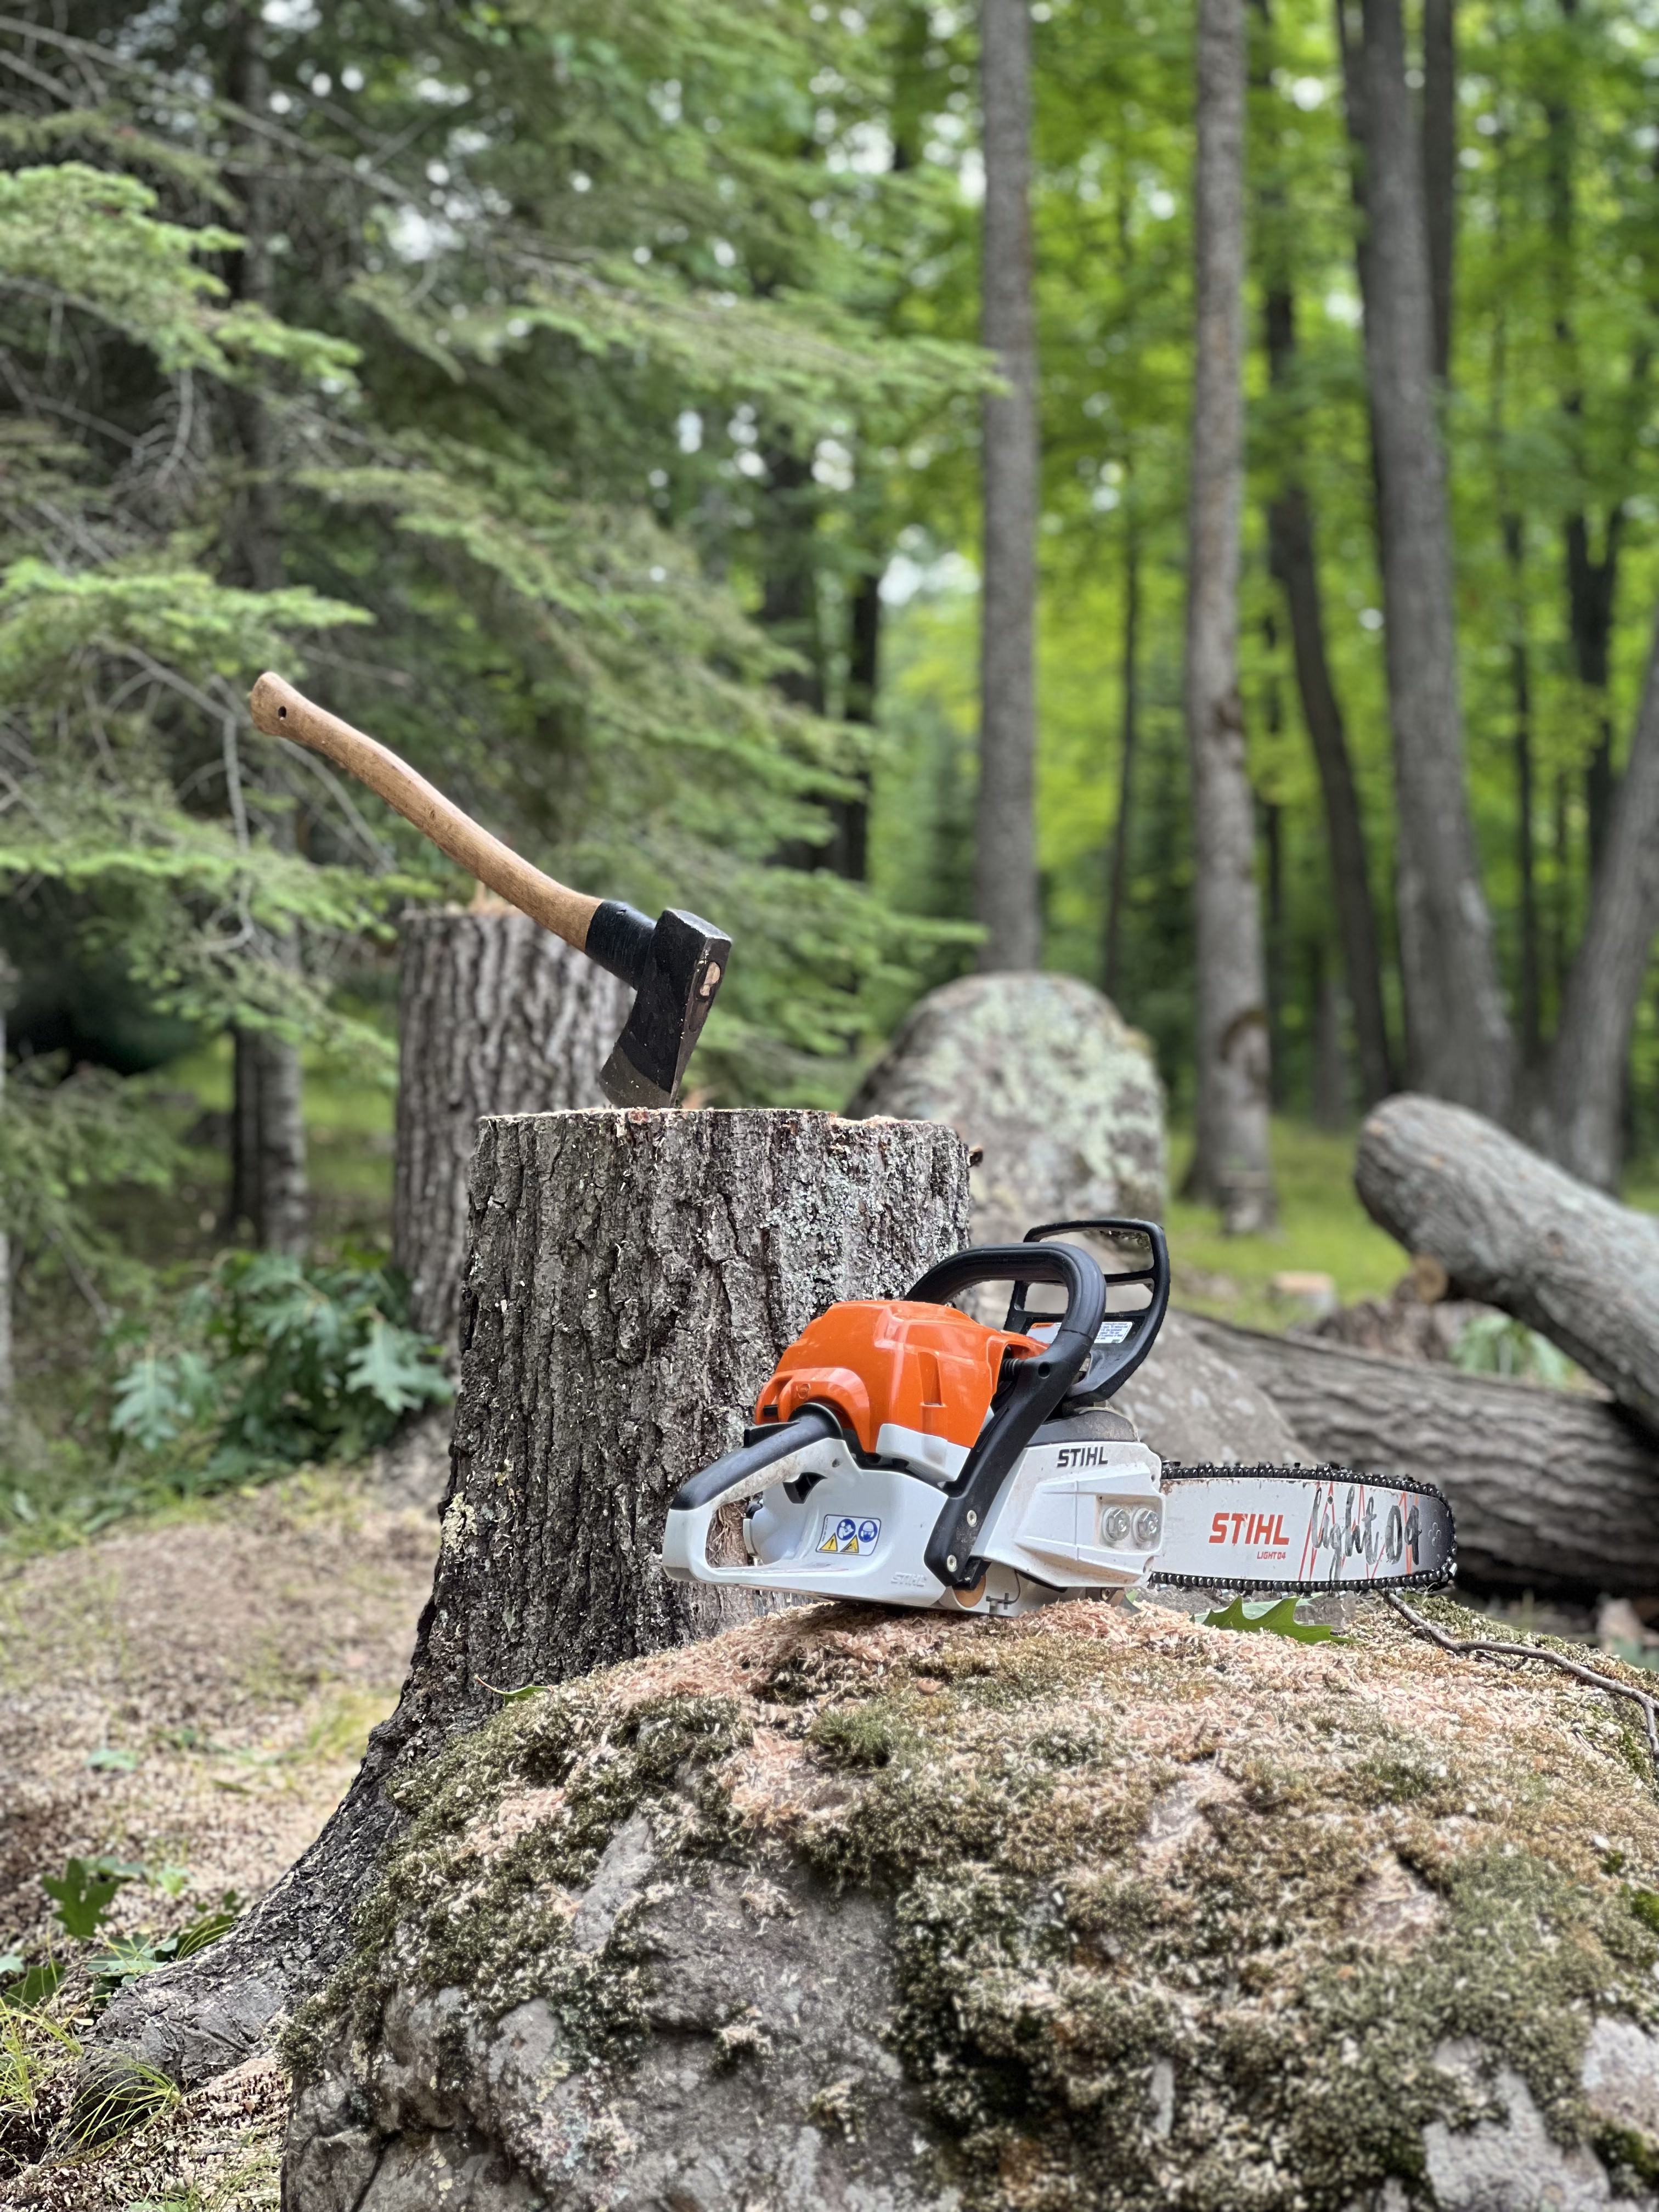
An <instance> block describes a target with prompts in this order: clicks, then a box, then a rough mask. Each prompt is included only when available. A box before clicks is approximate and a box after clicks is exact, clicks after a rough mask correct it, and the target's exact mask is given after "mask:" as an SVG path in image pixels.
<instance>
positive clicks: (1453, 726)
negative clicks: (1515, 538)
mask: <svg viewBox="0 0 1659 2212" xmlns="http://www.w3.org/2000/svg"><path fill="white" fill-rule="evenodd" d="M1338 4H1339V9H1342V8H1345V7H1347V6H1349V5H1351V4H1352V0H1338ZM1361 18H1362V22H1363V31H1364V37H1363V45H1362V46H1360V48H1359V51H1358V55H1357V57H1356V56H1355V53H1354V48H1353V42H1352V34H1351V33H1348V32H1347V30H1346V26H1345V46H1346V51H1347V53H1348V56H1349V59H1350V64H1351V68H1350V75H1351V76H1355V77H1357V78H1358V81H1359V84H1360V88H1361V98H1360V100H1358V101H1357V102H1355V101H1351V103H1350V118H1351V129H1352V133H1353V137H1354V140H1355V144H1356V149H1357V152H1358V155H1359V158H1361V159H1362V160H1363V162H1364V197H1363V205H1364V213H1365V216H1366V239H1367V246H1366V252H1365V253H1364V256H1363V257H1362V260H1361V270H1360V274H1361V284H1362V290H1363V293H1364V331H1365V361H1366V369H1367V374H1368V378H1369V382H1370V407H1371V429H1372V443H1373V447H1374V451H1375V455H1376V472H1377V493H1378V527H1379V536H1380V539H1381V547H1382V560H1383V606H1384V611H1385V613H1386V616H1387V628H1386V633H1385V643H1386V647H1387V665H1388V678H1389V719H1390V721H1391V724H1392V726H1393V733H1394V755H1395V787H1396V799H1397V809H1398V817H1399V836H1398V840H1397V847H1398V869H1399V885H1398V906H1399V920H1400V940H1401V968H1402V972H1403V975H1404V979H1405V985H1406V1011H1407V1048H1408V1050H1407V1056H1408V1059H1409V1060H1410V1062H1411V1065H1412V1068H1413V1079H1414V1080H1415V1081H1416V1083H1417V1084H1418V1085H1419V1086H1420V1087H1421V1088H1422V1089H1424V1090H1425V1091H1431V1092H1432V1093H1433V1094H1434V1095H1435V1096H1436V1097H1445V1098H1452V1099H1456V1100H1458V1101H1459V1102H1460V1103H1463V1104H1465V1105H1469V1106H1474V1107H1476V1108H1478V1109H1480V1111H1482V1112H1484V1113H1486V1114H1489V1115H1492V1117H1493V1118H1494V1119H1502V1118H1503V1117H1504V1115H1506V1114H1507V1113H1508V1111H1509V1107H1510V1084H1511V1078H1512V1071H1511V1065H1510V1063H1511V1058H1512V1044H1511V1040H1510V1026H1509V1018H1508V1016H1507V1014H1506V1012H1505V1011H1504V998H1503V992H1502V989H1501V987H1500V985H1499V981H1498V961H1497V954H1496V951H1495V948H1494V945H1493V942H1492V917H1491V915H1490V913H1489V911H1488V909H1487V906H1486V894H1485V892H1484V890H1483V889H1482V887H1481V883H1480V870H1479V866H1478V864H1477V861H1476V858H1475V849H1474V830H1473V828H1472V826H1471V823H1470V820H1469V811H1468V795H1467V793H1466V792H1465V789H1464V776H1463V721H1462V705H1461V702H1460V697H1459V688H1458V675H1457V641H1456V636H1455V629H1454V618H1453V608H1454V586H1453V574H1452V556H1451V521H1450V515H1449V508H1448V502H1447V492H1446V468H1445V458H1444V454H1443V450H1442V447H1441V441H1440V433H1439V428H1438V424H1437V414H1436V406H1435V386H1434V330H1433V301H1432V293H1431V283H1430V273H1429V259H1428V251H1427V246H1426V240H1425V220H1424V208H1423V179H1422V170H1421V164H1420V161H1419V146H1418V136H1417V132H1416V130H1415V128H1414V126H1413V118H1412V112H1411V103H1410V98H1409V95H1408V94H1407V88H1406V73H1405V44H1404V33H1403V29H1402V26H1401V0H1363V5H1362V9H1361Z"/></svg>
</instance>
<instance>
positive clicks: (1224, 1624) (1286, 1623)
mask: <svg viewBox="0 0 1659 2212" xmlns="http://www.w3.org/2000/svg"><path fill="white" fill-rule="evenodd" d="M1296 1608H1297V1600H1296V1599H1295V1598H1293V1597H1280V1598H1273V1599H1271V1600H1269V1601H1267V1602H1266V1603H1265V1604H1264V1603H1261V1602H1252V1603H1249V1604H1246V1602H1245V1601H1244V1600H1243V1598H1242V1597H1236V1598H1235V1599H1234V1600H1233V1601H1232V1602H1231V1605H1225V1606H1221V1607H1218V1608H1217V1610H1216V1611H1214V1612H1212V1613H1205V1614H1203V1615H1202V1616H1201V1617H1202V1620H1203V1622H1204V1626H1206V1628H1234V1629H1237V1630H1238V1631H1240V1632H1241V1633H1244V1634H1254V1633H1255V1632H1257V1631H1261V1632H1263V1633H1265V1634H1267V1635H1268V1636H1288V1637H1290V1638H1291V1639H1292V1640H1293V1641H1294V1642H1296V1643H1297V1644H1329V1643H1330V1642H1332V1640H1333V1639H1334V1640H1335V1642H1337V1643H1339V1644H1341V1643H1345V1642H1346V1638H1344V1637H1340V1636H1338V1635H1337V1633H1336V1631H1335V1630H1334V1628H1328V1627H1327V1626H1325V1625H1324V1624H1323V1623H1322V1622H1321V1621H1316V1620H1297V1617H1296Z"/></svg>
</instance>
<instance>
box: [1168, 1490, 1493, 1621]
mask: <svg viewBox="0 0 1659 2212" xmlns="http://www.w3.org/2000/svg"><path fill="white" fill-rule="evenodd" d="M1250 1482H1258V1483H1260V1484H1261V1486H1263V1487H1264V1488H1265V1487H1272V1488H1273V1489H1276V1490H1287V1489H1293V1488H1296V1487H1297V1486H1300V1487H1301V1488H1304V1489H1305V1488H1307V1487H1308V1486H1314V1487H1315V1488H1316V1489H1325V1490H1328V1491H1329V1492H1331V1494H1332V1497H1333V1498H1334V1497H1335V1495H1336V1494H1337V1493H1338V1492H1346V1493H1347V1494H1348V1496H1349V1497H1356V1496H1357V1495H1358V1494H1359V1493H1363V1494H1364V1497H1365V1498H1366V1499H1367V1501H1368V1502H1371V1501H1373V1500H1387V1501H1389V1504H1388V1508H1387V1510H1385V1511H1384V1512H1383V1516H1382V1526H1381V1528H1376V1527H1375V1526H1373V1529H1372V1534H1373V1535H1374V1536H1375V1539H1376V1552H1375V1559H1376V1564H1377V1565H1382V1564H1383V1561H1384V1559H1386V1556H1387V1553H1388V1551H1389V1517H1388V1516H1389V1512H1390V1511H1392V1510H1394V1509H1395V1504H1396V1503H1397V1502H1398V1501H1400V1500H1402V1499H1407V1498H1420V1499H1423V1500H1425V1501H1427V1502H1426V1503H1425V1504H1424V1505H1422V1506H1420V1507H1419V1508H1418V1516H1419V1528H1418V1534H1417V1538H1416V1541H1414V1542H1409V1543H1408V1541H1407V1537H1408V1532H1409V1530H1410V1516H1411V1509H1410V1508H1409V1507H1403V1508H1401V1527H1400V1532H1399V1533H1400V1548H1401V1555H1402V1565H1403V1559H1404V1558H1405V1557H1411V1558H1422V1557H1424V1556H1425V1554H1426V1555H1427V1556H1428V1558H1429V1559H1430V1561H1431V1564H1429V1565H1422V1566H1417V1567H1407V1568H1405V1569H1404V1571H1399V1572H1394V1573H1389V1572H1388V1571H1382V1572H1371V1571H1368V1570H1369V1569H1370V1566H1371V1565H1372V1561H1371V1560H1370V1559H1367V1557H1366V1549H1365V1524H1364V1516H1363V1514H1362V1515H1360V1516H1358V1517H1355V1518H1352V1519H1346V1520H1344V1521H1342V1522H1339V1523H1338V1525H1337V1534H1339V1535H1340V1536H1344V1537H1346V1538H1348V1539H1350V1540H1352V1537H1353V1536H1355V1535H1357V1536H1358V1543H1357V1544H1353V1545H1352V1549H1349V1550H1347V1551H1346V1553H1345V1555H1344V1557H1345V1561H1346V1559H1353V1560H1354V1561H1355V1563H1356V1571H1354V1572H1353V1573H1352V1574H1340V1573H1339V1574H1336V1575H1332V1574H1331V1573H1329V1572H1326V1573H1324V1574H1319V1575H1307V1576H1300V1577H1297V1576H1292V1575H1288V1574H1272V1575H1266V1576H1255V1577H1252V1576H1249V1575H1245V1574H1241V1573H1239V1572H1237V1571H1235V1570H1233V1569H1231V1568H1229V1567H1225V1566H1223V1565H1220V1564H1219V1563H1218V1564H1217V1565H1213V1566H1211V1567H1210V1568H1209V1571H1207V1572H1206V1573H1203V1574H1178V1573H1176V1572H1175V1571H1173V1570H1172V1569H1165V1568H1164V1567H1161V1566H1159V1565H1157V1564H1156V1563H1154V1564H1153V1565H1152V1567H1151V1569H1150V1570H1149V1571H1148V1573H1147V1576H1146V1581H1147V1583H1149V1584H1151V1585H1152V1586H1154V1587H1162V1588H1164V1589H1228V1590H1240V1591H1243V1592H1246V1593H1248V1592H1249V1591H1251V1590H1271V1591H1273V1592H1275V1593H1279V1594H1283V1595H1297V1596H1302V1597H1316V1596H1320V1595H1324V1594H1326V1593H1328V1592H1329V1591H1332V1590H1351V1591H1353V1592H1355V1593H1363V1592H1364V1591H1365V1590H1390V1589H1438V1588H1440V1586H1441V1585H1442V1584H1443V1583H1449V1581H1450V1580H1451V1579H1452V1577H1453V1576H1454V1575H1455V1573H1456V1571H1457V1537H1456V1531H1455V1526H1454V1524H1453V1521H1452V1515H1451V1508H1450V1506H1449V1505H1448V1504H1447V1503H1446V1500H1445V1498H1444V1497H1443V1495H1442V1493H1441V1492H1439V1491H1437V1489H1436V1488H1435V1487H1434V1486H1433V1484H1432V1483H1428V1482H1413V1481H1412V1480H1410V1479H1409V1477H1407V1476H1405V1475H1391V1476H1389V1477H1388V1478H1387V1479H1386V1480H1384V1479H1383V1477H1382V1476H1380V1475H1374V1474H1373V1475H1365V1474H1356V1473H1355V1472H1354V1470H1353V1469H1352V1468H1346V1467H1275V1466H1271V1465H1270V1466H1261V1467H1209V1466H1200V1467H1184V1466H1182V1464H1181V1462H1179V1461H1176V1460H1166V1461H1165V1462H1164V1497H1165V1498H1166V1499H1172V1498H1173V1497H1174V1495H1175V1493H1176V1492H1179V1491H1180V1490H1181V1489H1182V1488H1183V1487H1185V1486H1187V1485H1188V1484H1203V1485H1207V1486H1210V1487H1211V1488H1212V1492H1213V1494H1214V1495H1215V1496H1217V1497H1221V1496H1223V1495H1224V1494H1226V1495H1228V1496H1230V1497H1231V1498H1237V1495H1238V1493H1239V1490H1240V1487H1241V1486H1242V1485H1243V1484H1246V1483H1250ZM1221 1510H1222V1511H1223V1512H1224V1513H1225V1515H1226V1516H1227V1517H1228V1519H1229V1520H1231V1517H1232V1516H1233V1512H1234V1508H1233V1506H1232V1505H1231V1504H1228V1505H1226V1506H1224V1507H1223V1508H1222V1509H1221ZM1440 1539H1443V1541H1435V1540H1440ZM1166 1541H1167V1539H1166ZM1361 1562H1364V1565H1363V1567H1362V1566H1361V1565H1360V1563H1361Z"/></svg>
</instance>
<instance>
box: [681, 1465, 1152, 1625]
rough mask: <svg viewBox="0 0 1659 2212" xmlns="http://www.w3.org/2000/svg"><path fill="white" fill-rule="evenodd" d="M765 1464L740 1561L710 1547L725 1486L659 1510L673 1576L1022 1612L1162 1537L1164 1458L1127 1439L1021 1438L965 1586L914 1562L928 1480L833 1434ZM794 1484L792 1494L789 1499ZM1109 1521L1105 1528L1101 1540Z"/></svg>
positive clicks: (1115, 1568)
mask: <svg viewBox="0 0 1659 2212" xmlns="http://www.w3.org/2000/svg"><path fill="white" fill-rule="evenodd" d="M1085 1460H1086V1462H1088V1463H1087V1465H1086V1466H1085V1465H1084V1464H1082V1462H1085ZM766 1474H767V1478H768V1479H767V1480H766V1482H765V1485H764V1487H763V1488H760V1489H758V1490H757V1491H756V1492H754V1493H753V1494H751V1496H750V1498H748V1499H747V1500H746V1502H745V1504H744V1516H743V1522H742V1531H741V1538H740V1541H741V1546H742V1549H743V1552H744V1554H745V1556H744V1558H743V1559H741V1560H740V1561H732V1562H731V1563H729V1564H725V1565H720V1564H716V1563H714V1562H713V1561H711V1560H710V1559H709V1558H708V1540H709V1536H710V1534H711V1532H712V1530H713V1527H714V1517H715V1516H716V1514H717V1513H718V1512H719V1511H720V1508H721V1507H722V1506H724V1505H727V1504H732V1503H733V1502H735V1501H734V1500H733V1499H732V1498H731V1497H730V1495H729V1494H728V1496H726V1497H725V1498H720V1499H718V1500H716V1501H715V1502H714V1503H713V1504H708V1505H703V1506H698V1507H695V1508H693V1509H691V1510H689V1511H676V1512H673V1513H671V1514H670V1515H669V1516H668V1525H667V1528H666V1529H665V1532H664V1538H663V1565H664V1566H665V1568H666V1570H667V1571H668V1573H669V1574H670V1575H671V1577H674V1579H675V1580H676V1581H683V1582H690V1581H696V1582H702V1583H726V1584H729V1585H731V1586H733V1587H736V1588H738V1589H775V1590H787V1591H796V1592H799V1594H800V1595H803V1596H811V1597H848V1598H863V1599H865V1600H866V1601H873V1602H875V1603H877V1604H883V1605H911V1606H921V1607H939V1608H940V1609H941V1610H943V1611H945V1612H948V1613H1023V1612H1024V1611H1026V1610H1028V1609H1029V1608H1030V1607H1033V1606H1037V1605H1044V1604H1048V1602H1050V1601H1052V1600H1054V1599H1055V1598H1059V1597H1066V1596H1077V1595H1079V1594H1081V1593H1083V1592H1085V1591H1088V1590H1114V1589H1127V1588H1128V1587H1129V1586H1131V1585H1132V1584H1133V1583H1140V1582H1144V1581H1145V1580H1146V1575H1147V1572H1148V1571H1149V1569H1150V1568H1151V1566H1152V1562H1153V1560H1154V1559H1156V1557H1157V1554H1158V1548H1159V1546H1160V1544H1161V1542H1162V1538H1163V1522H1164V1507H1163V1500H1162V1497H1161V1493H1160V1489H1159V1484H1160V1480H1161V1476H1162V1468H1161V1465H1160V1462H1159V1461H1158V1457H1157V1455H1156V1454H1155V1453H1153V1452H1151V1451H1149V1450H1148V1449H1146V1445H1145V1444H1142V1443H1133V1442H1131V1441H1119V1440H1116V1439H1112V1440H1108V1441H1090V1442H1079V1443H1036V1444H1033V1445H1031V1446H1030V1449H1028V1450H1027V1451H1026V1452H1025V1453H1024V1455H1023V1456H1022V1458H1021V1460H1020V1462H1019V1464H1018V1467H1017V1468H1015V1470H1014V1472H1013V1473H1012V1475H1011V1476H1010V1477H1009V1479H1008V1480H1007V1481H1006V1483H1005V1484H1004V1485H1003V1486H1002V1489H1001V1491H1000V1493H999V1495H998V1498H997V1502H996V1504H995V1506H994V1508H993V1510H992V1511H991V1513H990V1515H989V1516H987V1522H986V1527H985V1533H984V1536H983V1538H982V1540H981V1542H980V1544H979V1547H978V1553H979V1556H980V1557H981V1558H982V1559H984V1561H985V1563H986V1573H985V1577H984V1581H983V1583H982V1584H981V1586H980V1587H979V1588H978V1589H975V1590H973V1591H967V1590H955V1589H941V1588H940V1586H939V1582H938V1581H937V1579H936V1578H935V1577H933V1575H932V1574H930V1573H929V1572H928V1571H927V1567H926V1565H924V1564H923V1559H922V1553H923V1551H924V1548H925V1547H926V1545H927V1539H928V1537H929V1536H930V1535H931V1534H933V1527H934V1523H935V1522H937V1521H938V1519H939V1510H940V1506H941V1504H942V1502H943V1501H942V1498H941V1495H940V1490H939V1482H938V1480H937V1479H934V1480H928V1479H927V1477H926V1476H924V1475H919V1474H915V1473H913V1472H911V1471H910V1470H909V1469H908V1468H904V1467H901V1466H876V1467H866V1466H861V1465H860V1462H859V1461H858V1460H857V1459H856V1458H855V1457H854V1455H853V1453H852V1452H851V1450H849V1449H848V1446H847V1444H846V1443H844V1442H843V1441H842V1439H841V1438H839V1437H833V1438H828V1439H826V1440H825V1441H823V1443H813V1444H808V1445H806V1446H805V1447H804V1448H803V1449H801V1450H800V1451H799V1452H796V1453H794V1454H793V1455H791V1456H790V1458H788V1459H787V1460H784V1461H781V1462H774V1464H773V1466H772V1467H770V1468H768V1469H767V1470H766ZM808 1477H811V1478H816V1479H815V1480H811V1481H810V1482H808V1481H805V1480H804V1479H805V1478H808ZM791 1491H799V1492H802V1494H801V1495H800V1496H799V1500H797V1498H795V1497H792V1496H791V1494H790V1492H791ZM1112 1516H1119V1517H1117V1518H1113V1517H1112ZM1108 1522H1109V1523H1110V1534H1111V1536H1112V1537H1113V1538H1114V1539H1115V1541H1107V1535H1108V1526H1107V1524H1108ZM1137 1536H1139V1537H1140V1538H1142V1539H1145V1540H1146V1541H1139V1542H1137V1541H1135V1539H1136V1538H1137Z"/></svg>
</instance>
